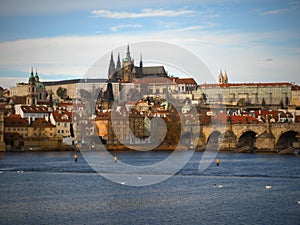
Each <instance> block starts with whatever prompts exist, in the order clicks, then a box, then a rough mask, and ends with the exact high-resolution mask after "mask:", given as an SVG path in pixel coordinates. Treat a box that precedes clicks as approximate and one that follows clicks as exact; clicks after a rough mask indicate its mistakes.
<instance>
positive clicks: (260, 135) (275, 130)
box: [198, 123, 300, 151]
mask: <svg viewBox="0 0 300 225" xmlns="http://www.w3.org/2000/svg"><path fill="white" fill-rule="evenodd" d="M297 134H300V123H265V124H226V125H201V127H200V138H199V139H198V146H206V145H207V144H216V143H218V144H219V146H220V148H221V149H235V148H243V147H245V146H248V147H249V148H250V149H252V150H254V149H256V150H267V151H275V150H280V149H286V148H289V147H291V146H292V142H293V141H295V137H296V135H297Z"/></svg>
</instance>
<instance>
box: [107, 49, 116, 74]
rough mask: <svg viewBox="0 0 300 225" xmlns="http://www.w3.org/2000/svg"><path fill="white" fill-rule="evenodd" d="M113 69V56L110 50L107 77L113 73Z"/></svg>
mask: <svg viewBox="0 0 300 225" xmlns="http://www.w3.org/2000/svg"><path fill="white" fill-rule="evenodd" d="M115 71H116V69H115V62H114V57H113V53H112V52H111V55H110V62H109V68H108V77H111V76H112V75H113V74H114V73H115Z"/></svg>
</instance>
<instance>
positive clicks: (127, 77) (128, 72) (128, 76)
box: [123, 45, 134, 82]
mask: <svg viewBox="0 0 300 225" xmlns="http://www.w3.org/2000/svg"><path fill="white" fill-rule="evenodd" d="M133 66H134V62H133V59H131V56H130V51H129V45H127V52H126V57H125V59H123V68H124V74H123V80H124V81H125V82H131V81H132V80H133V77H132V69H133Z"/></svg>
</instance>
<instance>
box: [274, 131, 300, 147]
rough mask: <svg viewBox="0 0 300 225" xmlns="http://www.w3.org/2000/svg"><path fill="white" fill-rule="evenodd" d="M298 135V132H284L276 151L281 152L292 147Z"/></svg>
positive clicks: (277, 142)
mask: <svg viewBox="0 0 300 225" xmlns="http://www.w3.org/2000/svg"><path fill="white" fill-rule="evenodd" d="M297 134H298V132H296V131H293V130H289V131H286V132H283V133H282V134H281V135H280V137H279V138H278V139H277V141H276V142H275V149H276V150H281V149H286V148H289V147H292V143H293V142H294V141H296V135H297Z"/></svg>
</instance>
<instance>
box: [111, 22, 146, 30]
mask: <svg viewBox="0 0 300 225" xmlns="http://www.w3.org/2000/svg"><path fill="white" fill-rule="evenodd" d="M141 27H143V26H142V25H140V24H122V25H117V26H113V27H111V28H110V30H111V31H113V32H117V31H119V30H122V29H126V28H141Z"/></svg>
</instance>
